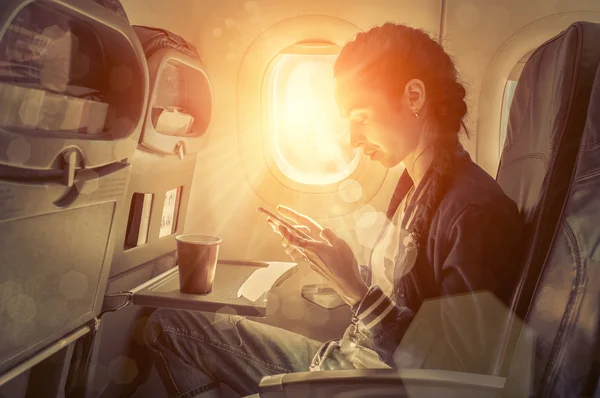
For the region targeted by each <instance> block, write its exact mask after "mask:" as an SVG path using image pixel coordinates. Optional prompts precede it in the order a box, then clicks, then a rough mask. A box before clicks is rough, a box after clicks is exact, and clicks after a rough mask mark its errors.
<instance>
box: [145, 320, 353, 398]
mask: <svg viewBox="0 0 600 398" xmlns="http://www.w3.org/2000/svg"><path fill="white" fill-rule="evenodd" d="M144 338H145V340H146V344H148V346H149V347H150V349H151V352H152V356H153V358H154V362H155V365H156V367H157V369H158V373H159V374H160V377H161V379H162V381H163V383H164V385H165V388H166V389H167V392H168V393H169V397H177V398H192V397H194V396H196V395H198V394H200V393H202V392H205V391H208V390H211V389H214V388H217V387H219V382H223V383H225V384H227V385H229V386H230V387H231V388H232V389H233V390H235V391H236V392H237V393H238V394H240V395H241V396H246V395H251V394H255V393H257V392H258V384H259V383H260V380H261V379H262V378H263V376H267V375H274V374H280V373H292V372H302V371H308V370H309V367H310V365H311V361H312V360H313V357H315V355H316V354H317V353H319V352H320V350H321V349H322V346H323V344H322V343H321V342H318V341H316V340H311V339H309V338H307V337H305V336H302V335H300V334H297V333H293V332H290V331H288V330H284V329H281V328H278V327H274V326H269V325H264V324H261V323H258V322H254V321H251V320H248V319H246V318H244V317H241V316H231V315H223V314H212V313H203V312H190V311H180V310H169V309H158V310H156V311H155V312H154V313H153V314H152V316H151V317H150V319H149V320H148V325H147V326H146V330H145V334H144ZM336 358H339V364H338V366H336V367H339V368H347V367H348V366H350V367H352V366H351V365H348V364H346V363H344V362H345V360H344V358H343V357H342V356H338V355H335V356H334V357H333V358H330V359H329V361H332V360H333V361H337V359H336Z"/></svg>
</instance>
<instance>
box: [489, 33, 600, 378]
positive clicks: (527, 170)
mask: <svg viewBox="0 0 600 398" xmlns="http://www.w3.org/2000/svg"><path fill="white" fill-rule="evenodd" d="M598 39H600V25H599V24H595V23H588V22H578V23H575V24H572V25H571V26H570V27H569V28H568V29H566V30H565V31H563V32H562V33H561V34H560V35H558V36H556V37H554V38H552V39H551V40H549V41H548V42H546V43H545V44H543V45H542V46H540V47H539V48H538V49H537V50H536V51H535V52H534V53H533V54H532V55H531V57H530V59H529V60H528V62H527V63H526V65H525V67H524V69H523V72H522V74H521V77H520V79H519V82H518V84H517V88H516V90H515V94H514V97H513V102H512V104H511V108H510V116H509V124H508V131H507V138H506V141H505V146H504V149H503V152H502V156H501V160H500V164H499V168H498V175H497V181H498V183H499V184H500V185H501V186H502V188H503V189H504V191H505V192H506V194H507V195H508V196H510V197H511V198H512V199H513V200H514V201H515V202H516V203H517V205H518V207H519V210H520V212H521V215H522V217H523V220H524V228H525V234H524V250H523V257H522V274H521V277H520V279H519V282H518V285H517V287H516V289H515V292H514V294H513V297H512V301H511V303H510V312H511V314H514V315H516V317H517V318H518V319H525V322H526V324H527V326H526V327H527V328H532V327H533V330H534V332H535V333H537V334H538V339H537V340H538V342H537V344H536V345H537V351H536V362H537V364H536V366H535V370H536V372H535V382H534V386H536V388H537V387H538V386H539V383H540V382H541V379H540V378H541V377H542V373H543V372H542V369H543V366H545V365H543V366H542V367H540V362H541V363H545V362H547V361H549V359H550V358H549V357H548V355H550V353H551V352H552V351H553V349H551V347H552V341H554V337H555V336H554V334H555V333H557V332H558V331H560V330H561V327H559V326H560V323H561V319H563V317H564V318H565V319H566V318H568V317H569V316H570V310H569V305H570V304H569V299H568V297H569V294H570V293H568V292H569V291H570V289H571V287H570V282H569V281H570V280H571V279H572V278H571V276H570V273H569V271H568V268H569V267H568V266H567V264H571V265H572V264H573V263H572V262H566V261H564V259H563V260H562V261H559V262H555V261H554V260H553V257H552V256H553V253H554V252H555V251H557V250H562V249H563V248H562V246H561V245H562V243H563V242H562V239H564V237H561V235H562V234H563V232H564V221H563V218H564V211H565V209H566V207H565V206H566V205H567V201H568V200H569V197H570V195H572V194H573V187H572V184H573V175H574V174H573V173H574V170H575V165H576V160H577V158H578V156H579V153H580V144H581V140H582V136H583V133H584V126H585V125H586V120H587V117H588V116H589V115H588V104H590V97H591V95H592V92H593V89H598V87H593V84H594V78H595V76H596V70H597V68H598V65H599V64H600V49H598V47H597V44H596V43H597V41H598ZM592 87H593V88H592ZM590 105H591V104H590ZM592 109H593V108H591V106H590V108H589V110H590V111H591V110H592ZM565 272H566V273H565ZM548 278H553V280H554V282H552V281H550V280H548ZM554 278H559V279H558V280H556V279H554ZM552 283H557V284H558V285H556V287H559V286H564V287H561V288H560V290H562V289H563V288H566V289H567V291H566V292H560V290H559V291H556V292H555V293H554V294H553V296H554V297H553V299H552V302H551V303H552V304H551V306H554V309H553V310H552V313H553V316H554V317H553V318H550V319H547V318H546V321H547V322H548V323H547V324H546V325H537V323H536V322H534V321H535V320H536V319H537V317H539V316H540V314H539V312H540V311H542V310H543V311H546V310H547V309H548V308H546V306H547V305H550V303H549V302H545V304H544V300H546V298H547V296H546V293H545V292H546V291H547V290H546V289H547V287H546V286H545V285H546V284H552ZM567 285H568V286H569V287H568V288H567V287H566V286H567ZM540 300H541V301H540ZM547 315H548V314H546V315H544V317H545V316H547ZM511 319H512V318H511ZM538 326H542V327H541V328H540V327H538ZM518 328H519V327H518V326H517V325H516V324H514V323H513V322H512V321H510V322H509V324H508V325H507V329H506V330H505V332H506V335H505V336H506V337H507V341H505V344H503V345H501V346H500V347H499V348H500V349H501V350H504V352H501V353H500V354H499V355H498V361H499V362H498V363H497V365H498V367H497V368H496V372H497V374H502V375H506V374H507V372H509V369H510V366H511V363H512V361H511V348H513V349H514V347H515V342H514V340H513V341H510V340H509V339H510V338H511V337H512V338H513V339H514V338H515V337H516V336H518V335H519V334H518V333H517V334H513V333H514V332H515V331H516V330H517V329H518ZM511 332H512V333H511ZM540 333H543V334H542V335H539V334H540ZM542 336H545V337H544V338H545V339H547V341H541V340H540V337H542ZM540 372H541V373H540Z"/></svg>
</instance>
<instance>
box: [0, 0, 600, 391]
mask: <svg viewBox="0 0 600 398" xmlns="http://www.w3.org/2000/svg"><path fill="white" fill-rule="evenodd" d="M386 22H392V23H395V24H404V25H408V26H410V27H412V28H417V29H421V30H423V31H424V32H426V33H427V34H428V35H430V37H431V38H432V39H433V40H435V41H437V42H438V43H440V44H441V45H442V47H443V49H444V50H445V51H446V52H447V53H448V54H449V55H450V56H451V58H452V60H453V62H454V63H455V65H456V68H457V71H458V73H459V76H460V82H461V84H463V85H464V87H465V89H466V97H465V102H466V105H467V108H468V113H467V116H466V119H465V127H466V128H467V130H468V131H469V132H470V137H469V138H467V137H464V136H463V137H461V144H462V146H463V147H464V149H465V150H466V152H467V153H468V155H469V156H470V159H472V161H473V162H475V163H476V164H477V165H478V166H479V167H481V169H483V170H484V171H485V172H486V173H487V174H489V175H490V176H491V177H492V178H493V179H494V180H495V181H496V183H497V184H498V185H499V186H500V187H501V188H502V191H503V192H504V193H505V195H507V196H508V197H509V198H510V199H511V200H512V201H513V202H514V203H515V204H516V207H517V208H518V212H519V216H520V217H521V219H522V222H523V236H522V239H521V241H522V252H521V253H519V256H518V258H519V263H518V268H517V269H518V275H516V276H515V278H516V280H517V283H516V287H515V289H514V292H513V293H512V294H511V296H510V298H509V299H508V300H507V301H506V302H501V301H500V300H498V299H497V298H495V297H492V296H482V297H484V298H482V300H484V301H485V306H484V307H482V308H485V310H484V311H485V312H487V315H488V316H490V317H491V316H493V317H494V318H495V319H496V320H498V322H499V324H500V325H501V326H499V327H498V328H497V329H498V330H496V331H497V332H498V333H500V336H501V337H500V340H499V341H500V342H499V343H498V344H497V347H493V349H491V351H494V356H493V358H492V360H491V361H490V363H489V364H488V365H489V366H486V367H485V368H481V371H478V372H464V371H455V370H446V369H435V368H420V367H418V366H416V367H414V368H411V367H398V368H389V367H388V368H381V369H371V368H368V367H367V368H356V369H347V370H327V371H308V370H307V371H305V372H292V373H279V374H278V373H277V372H274V373H273V374H272V375H269V376H265V377H263V378H262V380H260V384H259V385H258V386H257V387H256V392H255V393H254V394H250V395H248V397H268V398H271V397H272V398H275V397H313V398H317V397H328V398H331V397H356V398H358V397H391V396H394V397H419V398H420V397H440V396H443V397H498V398H500V397H519V398H521V397H523V398H525V397H526V398H529V397H536V398H537V397H546V398H550V397H557V398H558V397H600V385H599V384H598V383H599V381H600V310H599V309H598V308H599V303H600V268H595V267H597V266H599V267H600V229H598V228H597V227H598V225H600V199H599V198H600V195H599V193H600V2H598V1H597V0H569V1H566V0H526V1H517V0H490V1H480V0H479V1H478V0H421V1H409V0H393V1H392V0H368V1H367V0H345V1H338V0H320V1H318V0H304V1H303V2H295V1H288V0H173V1H169V2H167V1H160V0H2V1H1V3H0V253H1V254H0V258H1V265H0V398H46V397H48V398H59V397H60V398H154V397H157V398H167V397H171V396H175V395H173V393H172V392H169V391H168V388H167V387H166V386H165V385H164V383H163V382H162V380H161V377H160V374H159V370H158V369H157V366H156V362H155V359H154V357H153V355H152V353H151V352H150V349H149V348H148V344H147V342H146V341H145V339H146V337H145V334H147V331H146V329H147V324H148V320H149V318H150V317H151V316H152V315H153V313H155V312H156V311H157V310H159V309H160V310H165V309H168V310H172V311H174V312H177V311H181V312H183V311H188V312H204V313H208V314H212V315H214V316H217V315H223V316H229V315H231V316H241V317H244V318H245V319H251V320H252V321H254V322H257V323H258V324H262V325H269V326H274V327H278V328H281V329H285V330H288V331H292V332H295V333H298V334H301V335H303V336H306V337H308V338H309V339H313V340H316V341H319V342H327V341H331V340H332V339H337V338H340V337H341V336H342V335H343V334H344V331H345V330H346V328H347V327H348V325H349V324H350V322H351V321H352V319H353V312H352V311H353V310H352V308H351V306H350V305H348V304H347V302H346V301H345V300H344V298H343V297H342V296H340V294H338V292H337V291H336V290H335V289H334V288H333V287H332V286H331V285H330V284H328V281H327V279H326V278H324V277H323V276H322V275H320V274H319V273H317V272H315V271H313V269H311V266H309V265H308V263H307V262H306V261H293V260H292V259H290V256H289V255H288V254H287V253H286V250H285V249H284V248H283V247H282V238H281V236H279V235H277V234H275V233H274V232H273V230H272V228H271V227H270V226H269V224H268V223H267V222H266V216H265V214H263V213H261V212H259V211H257V208H259V207H263V208H266V209H267V210H271V211H275V210H274V209H275V208H276V207H277V206H278V205H284V206H287V207H289V208H292V209H294V210H296V211H297V212H298V213H301V214H306V215H309V216H310V217H311V218H312V219H314V220H315V221H317V222H318V223H320V224H321V225H324V226H327V227H328V228H329V229H330V230H331V231H333V232H334V233H335V234H337V236H338V237H340V238H342V239H343V240H345V241H346V242H347V243H348V245H349V247H350V248H351V249H352V252H353V253H354V255H355V258H356V260H357V261H358V264H367V263H368V262H369V261H371V259H372V251H373V249H374V245H375V244H376V242H377V240H378V239H379V238H378V236H379V231H381V230H382V228H383V227H385V226H386V225H387V224H386V223H389V220H388V217H387V216H386V211H388V206H389V203H390V199H391V198H392V197H393V195H394V192H395V189H396V187H397V184H398V181H399V179H400V178H401V176H403V175H404V172H405V170H406V167H405V164H404V163H400V164H398V165H395V166H394V167H391V168H386V167H384V166H383V165H382V164H381V163H379V162H377V161H374V160H373V159H371V158H369V156H367V154H365V153H364V151H361V149H359V148H356V147H355V146H353V145H351V143H350V140H349V139H348V137H349V135H350V127H349V124H348V121H347V120H346V118H344V117H343V115H342V114H341V113H340V109H339V107H338V105H337V104H336V100H335V97H334V91H335V84H336V83H335V79H334V75H333V71H334V65H335V62H336V59H337V58H338V55H339V54H340V52H341V50H342V48H344V45H345V44H346V43H347V42H349V41H351V40H353V38H354V37H356V35H357V34H359V33H360V32H366V31H368V30H369V29H371V28H373V27H375V26H379V25H382V24H384V23H386ZM594 225H596V227H594ZM182 236H190V237H198V236H203V237H206V236H209V237H214V239H213V240H212V241H211V243H210V244H207V245H205V246H201V247H203V248H204V249H205V250H206V252H202V253H204V254H202V255H210V256H212V257H211V259H212V260H210V261H213V260H214V262H215V263H214V264H213V266H214V267H216V268H214V271H213V272H214V282H213V284H212V290H210V289H209V290H210V291H209V292H208V293H202V294H196V293H184V292H183V291H182V287H181V285H180V284H181V283H182V280H183V279H181V278H183V277H182V275H183V274H182V272H183V271H181V270H182V267H181V265H182V264H183V262H184V259H183V253H184V251H183V250H184V249H185V248H186V247H187V248H188V249H189V246H186V244H187V245H191V246H194V244H193V243H189V242H191V241H185V239H183V238H181V237H182ZM190 239H192V238H190ZM198 239H199V238H198ZM186 242H187V243H186ZM194 247H196V249H195V250H200V249H197V248H198V247H199V246H194ZM207 247H209V248H211V249H210V250H212V251H210V254H206V253H209V249H206V248H207ZM217 249H218V250H217ZM190 250H191V249H190ZM194 253H196V254H194V255H198V256H199V255H200V254H197V253H200V252H194ZM305 259H307V258H306V257H305ZM207 261H208V260H207ZM215 264H216V265H215ZM208 278H210V277H208ZM484 293H485V292H484ZM486 297H487V298H486ZM459 299H460V298H457V300H459ZM444 308H446V307H445V304H444V303H443V299H441V303H440V300H436V299H432V300H428V301H425V303H424V304H423V306H422V307H421V309H420V310H419V311H418V312H417V313H416V314H415V318H414V320H413V323H415V326H414V330H413V332H412V333H408V332H407V335H405V337H404V340H405V342H406V340H408V339H409V338H410V337H411V336H414V335H415V334H421V333H422V332H419V330H418V329H417V327H418V324H419V323H418V322H416V320H417V319H419V316H420V314H419V313H421V317H425V315H424V314H425V313H426V312H427V311H429V312H436V311H437V313H439V312H440V311H441V312H443V311H444ZM212 315H211V316H212ZM232 319H233V318H232ZM230 327H231V326H230ZM411 327H412V326H411ZM234 328H235V325H234ZM409 331H410V329H409ZM182 333H183V332H182ZM188 337H190V336H188ZM191 338H193V336H192V337H191ZM215 344H217V343H215ZM241 345H242V337H241V336H240V346H241ZM405 346H407V347H408V346H410V343H406V344H405ZM249 360H250V359H249ZM214 366H216V367H219V366H221V363H219V362H218V361H217V362H216V363H214ZM234 390H235V389H234V388H233V387H231V386H228V385H227V384H226V383H221V386H220V387H219V389H218V391H219V394H221V395H220V396H223V397H238V396H241V395H240V394H239V393H237V392H236V391H234ZM178 394H179V395H178V396H182V397H183V396H186V397H190V398H191V397H192V396H193V395H192V394H191V393H190V394H188V395H185V391H178ZM194 396H195V395H194ZM198 396H202V395H198Z"/></svg>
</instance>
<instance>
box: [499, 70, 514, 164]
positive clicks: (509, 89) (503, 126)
mask: <svg viewBox="0 0 600 398" xmlns="http://www.w3.org/2000/svg"><path fill="white" fill-rule="evenodd" d="M517 82H518V81H517V80H508V81H507V82H506V86H504V94H503V97H502V98H503V99H502V119H501V121H500V154H502V149H503V148H504V141H505V140H506V133H507V131H508V115H509V114H510V104H512V100H513V96H514V95H515V89H516V88H517Z"/></svg>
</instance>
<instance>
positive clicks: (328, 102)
mask: <svg viewBox="0 0 600 398" xmlns="http://www.w3.org/2000/svg"><path fill="white" fill-rule="evenodd" d="M335 59H336V55H335V54H307V53H282V54H279V55H278V56H277V57H276V58H275V60H274V63H273V68H272V69H271V74H270V82H269V83H270V84H269V111H270V113H269V115H270V119H271V120H270V128H271V130H270V132H271V134H272V135H271V136H272V145H271V151H272V155H273V159H274V161H275V164H276V165H277V167H279V169H280V170H281V171H282V172H283V174H284V175H285V176H286V177H288V178H290V179H291V180H293V181H296V182H299V183H302V184H310V185H327V184H334V183H337V182H339V181H342V180H343V179H345V178H346V177H348V176H349V175H350V174H351V173H352V172H353V171H354V169H355V168H356V166H357V165H358V162H359V160H360V154H359V152H358V150H355V149H353V148H352V147H350V140H349V125H348V124H347V122H346V120H345V119H344V118H342V116H341V115H340V112H339V109H338V107H337V105H336V103H335V100H334V96H333V88H334V79H333V65H334V62H335Z"/></svg>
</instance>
